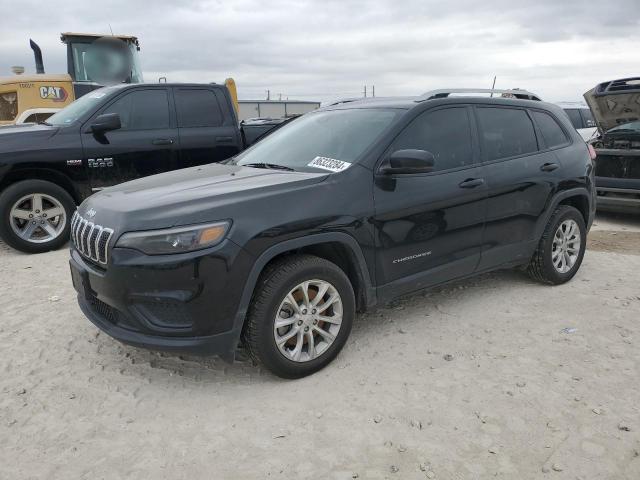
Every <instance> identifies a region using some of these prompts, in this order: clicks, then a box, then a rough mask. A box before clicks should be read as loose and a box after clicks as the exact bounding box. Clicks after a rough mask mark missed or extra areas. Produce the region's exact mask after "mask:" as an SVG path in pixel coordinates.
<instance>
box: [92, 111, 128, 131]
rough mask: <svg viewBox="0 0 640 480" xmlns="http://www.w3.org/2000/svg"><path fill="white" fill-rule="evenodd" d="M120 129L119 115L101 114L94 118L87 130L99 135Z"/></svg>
mask: <svg viewBox="0 0 640 480" xmlns="http://www.w3.org/2000/svg"><path fill="white" fill-rule="evenodd" d="M120 127H122V124H121V123H120V115H118V114H117V113H103V114H102V115H98V116H97V117H96V118H95V120H94V121H93V122H92V123H91V125H90V127H89V128H90V129H91V132H93V133H98V134H100V133H105V132H110V131H111V130H118V129H119V128H120Z"/></svg>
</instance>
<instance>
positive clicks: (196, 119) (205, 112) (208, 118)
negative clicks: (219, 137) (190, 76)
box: [175, 88, 223, 128]
mask: <svg viewBox="0 0 640 480" xmlns="http://www.w3.org/2000/svg"><path fill="white" fill-rule="evenodd" d="M175 97H176V109H177V111H178V126H179V127H183V128H184V127H219V126H221V125H222V119H223V116H222V111H221V110H220V105H219V103H218V99H217V98H216V94H215V93H214V92H213V91H211V90H206V89H184V88H181V89H178V90H176V93H175Z"/></svg>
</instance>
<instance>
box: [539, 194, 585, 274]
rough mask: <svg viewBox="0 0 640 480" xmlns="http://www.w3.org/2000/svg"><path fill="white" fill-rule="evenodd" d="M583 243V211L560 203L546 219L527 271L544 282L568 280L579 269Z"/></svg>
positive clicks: (582, 255)
mask: <svg viewBox="0 0 640 480" xmlns="http://www.w3.org/2000/svg"><path fill="white" fill-rule="evenodd" d="M586 244H587V229H586V227H585V223H584V218H583V217H582V214H581V213H580V212H579V211H578V210H577V209H575V208H574V207H571V206H569V205H560V206H559V207H558V208H557V209H556V210H555V211H554V212H553V215H551V218H550V219H549V223H548V224H547V226H546V228H545V230H544V233H543V235H542V238H541V239H540V243H539V244H538V249H537V250H536V253H534V255H533V257H532V259H531V261H530V263H529V265H528V267H527V272H528V273H529V275H530V276H531V277H532V278H534V279H535V280H538V281H540V282H543V283H549V284H552V285H559V284H561V283H565V282H568V281H569V280H571V279H572V278H573V276H574V275H575V274H576V272H577V271H578V269H579V268H580V264H581V263H582V259H583V257H584V252H585V248H586Z"/></svg>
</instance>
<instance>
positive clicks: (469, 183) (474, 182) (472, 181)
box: [458, 178, 484, 188]
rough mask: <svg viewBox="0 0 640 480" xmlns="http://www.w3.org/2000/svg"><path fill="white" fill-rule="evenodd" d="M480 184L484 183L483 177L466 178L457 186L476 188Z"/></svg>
mask: <svg viewBox="0 0 640 480" xmlns="http://www.w3.org/2000/svg"><path fill="white" fill-rule="evenodd" d="M480 185H484V178H468V179H467V180H465V181H464V182H462V183H461V184H459V185H458V186H459V187H460V188H476V187H479V186H480Z"/></svg>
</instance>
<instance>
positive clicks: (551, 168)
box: [540, 163, 560, 172]
mask: <svg viewBox="0 0 640 480" xmlns="http://www.w3.org/2000/svg"><path fill="white" fill-rule="evenodd" d="M557 168H560V165H558V164H557V163H545V164H544V165H542V166H541V167H540V170H542V171H543V172H553V171H554V170H555V169H557Z"/></svg>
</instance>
